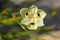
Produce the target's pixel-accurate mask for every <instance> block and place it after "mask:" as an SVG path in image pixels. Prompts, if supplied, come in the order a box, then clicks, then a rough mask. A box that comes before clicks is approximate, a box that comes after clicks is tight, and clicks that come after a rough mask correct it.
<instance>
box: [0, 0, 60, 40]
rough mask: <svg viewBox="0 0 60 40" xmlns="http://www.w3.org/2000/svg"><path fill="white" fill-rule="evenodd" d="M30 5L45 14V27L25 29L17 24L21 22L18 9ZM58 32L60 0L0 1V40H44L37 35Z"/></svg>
mask: <svg viewBox="0 0 60 40" xmlns="http://www.w3.org/2000/svg"><path fill="white" fill-rule="evenodd" d="M31 5H37V6H38V8H40V9H42V10H44V11H45V12H46V13H47V16H46V18H45V19H44V24H45V26H44V27H42V28H38V29H37V30H28V29H25V28H24V27H21V26H20V25H19V24H18V22H17V21H20V20H21V17H20V14H19V11H20V9H21V8H24V7H27V8H28V7H29V6H31ZM58 30H60V0H0V40H45V39H44V38H42V37H39V35H42V34H49V32H51V31H53V32H54V31H58ZM53 32H52V33H53ZM49 35H51V34H49ZM51 36H52V35H51Z"/></svg>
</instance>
